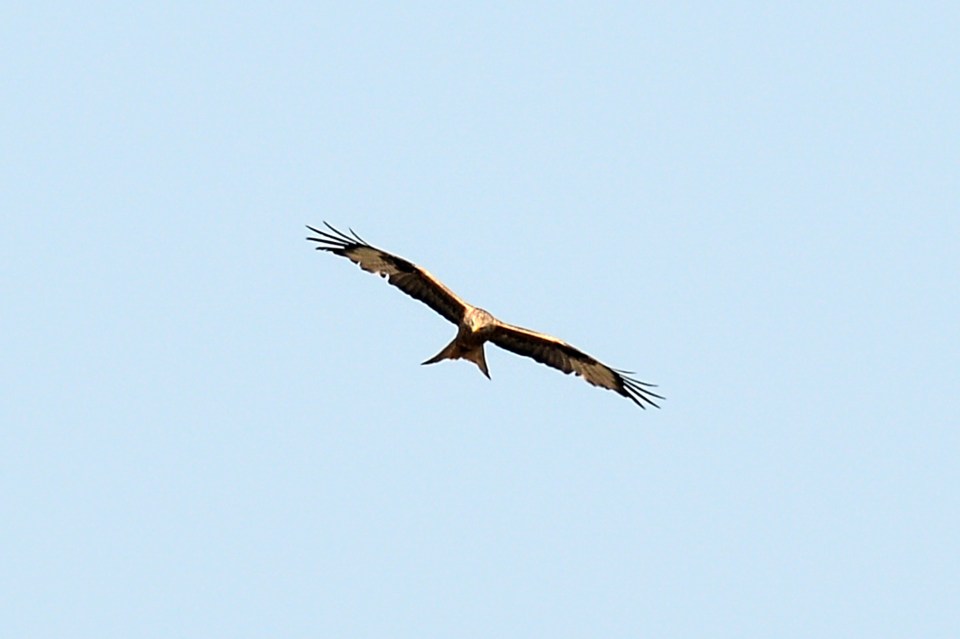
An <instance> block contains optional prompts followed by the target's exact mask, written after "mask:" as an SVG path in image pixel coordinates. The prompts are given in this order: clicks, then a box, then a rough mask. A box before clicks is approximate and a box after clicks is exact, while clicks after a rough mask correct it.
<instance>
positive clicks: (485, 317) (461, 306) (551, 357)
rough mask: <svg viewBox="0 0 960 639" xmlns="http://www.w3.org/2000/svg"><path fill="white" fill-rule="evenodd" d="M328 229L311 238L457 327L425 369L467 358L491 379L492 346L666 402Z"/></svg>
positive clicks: (641, 398)
mask: <svg viewBox="0 0 960 639" xmlns="http://www.w3.org/2000/svg"><path fill="white" fill-rule="evenodd" d="M324 224H325V225H326V227H327V228H328V229H329V232H328V231H321V230H318V229H315V228H313V227H312V226H308V227H307V228H308V229H310V230H311V231H313V232H314V233H316V234H317V235H318V237H308V238H307V239H308V240H311V241H313V242H317V243H318V246H317V249H318V250H324V251H329V252H331V253H334V254H336V255H341V256H343V257H346V258H348V259H350V260H351V261H353V262H356V263H357V264H358V265H359V266H360V268H362V269H364V270H365V271H370V272H371V273H377V274H378V275H381V276H382V277H385V278H387V280H388V281H389V283H390V284H392V285H393V286H396V287H397V288H399V289H400V290H401V291H403V292H404V293H406V294H407V295H409V296H411V297H413V298H415V299H418V300H420V301H421V302H423V303H425V304H427V305H428V306H429V307H430V308H432V309H433V310H435V311H436V312H437V313H439V314H440V315H442V316H443V317H444V318H445V319H447V320H449V321H450V322H453V323H454V324H456V325H457V335H456V337H454V338H453V341H451V342H450V343H449V344H447V345H446V346H445V347H444V348H443V350H441V351H440V352H439V353H437V354H436V355H434V356H433V357H431V358H430V359H428V360H427V361H425V362H423V363H424V364H435V363H436V362H439V361H442V360H444V359H465V360H467V361H470V362H473V363H474V364H476V365H477V367H478V368H479V369H480V370H481V372H483V374H484V375H486V376H487V377H488V378H489V377H490V372H489V369H488V368H487V362H486V358H485V357H484V351H483V346H484V344H485V343H487V342H492V343H493V344H496V345H497V346H499V347H501V348H504V349H506V350H508V351H512V352H514V353H517V354H518V355H524V356H526V357H530V358H532V359H534V360H536V361H538V362H540V363H541V364H546V365H547V366H551V367H553V368H556V369H558V370H560V371H563V372H564V373H575V374H576V375H579V376H582V377H583V378H584V379H585V380H586V381H587V382H589V383H590V384H593V385H594V386H600V387H602V388H608V389H610V390H613V391H615V392H617V393H619V394H620V395H623V396H624V397H627V398H629V399H630V400H632V401H633V402H634V403H636V404H637V405H638V406H640V407H641V408H646V406H645V405H644V403H646V404H649V405H650V406H654V407H657V408H659V406H658V405H657V404H656V402H654V401H653V399H654V398H656V399H663V397H661V396H660V395H657V394H656V393H654V392H652V391H651V390H649V389H650V388H651V387H652V386H653V385H652V384H647V383H645V382H641V381H638V380H635V379H632V378H630V377H628V376H627V375H628V373H626V372H625V371H621V370H617V369H614V368H610V367H609V366H606V365H604V364H601V363H600V362H598V361H597V360H596V359H594V358H593V357H591V356H590V355H587V354H586V353H584V352H582V351H580V350H578V349H576V348H574V347H573V346H570V345H569V344H567V343H566V342H564V341H562V340H559V339H557V338H556V337H552V336H550V335H546V334H544V333H538V332H536V331H532V330H530V329H527V328H521V327H519V326H513V325H512V324H507V323H506V322H502V321H500V320H498V319H497V318H496V317H494V316H493V315H491V314H490V313H488V312H487V311H485V310H483V309H482V308H479V307H476V306H473V305H472V304H468V303H467V302H465V301H464V300H462V299H460V297H458V296H457V295H456V293H454V292H453V291H451V290H450V289H449V288H447V287H446V286H445V285H444V284H443V283H442V282H441V281H440V280H438V279H437V278H436V277H434V276H433V275H431V274H430V272H429V271H427V270H426V269H424V268H421V267H419V266H416V265H415V264H413V263H411V262H408V261H407V260H405V259H403V258H402V257H398V256H396V255H392V254H390V253H387V252H386V251H383V250H381V249H378V248H376V247H374V246H371V245H370V244H368V243H367V242H365V241H364V240H363V239H361V238H360V237H359V236H358V235H357V234H356V233H353V231H351V234H352V236H351V235H346V234H345V233H342V232H340V231H338V230H336V229H335V228H333V227H332V226H330V225H329V224H327V223H326V222H324Z"/></svg>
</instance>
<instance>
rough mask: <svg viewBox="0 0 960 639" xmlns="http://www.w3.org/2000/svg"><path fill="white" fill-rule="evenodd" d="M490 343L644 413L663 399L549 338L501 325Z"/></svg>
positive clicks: (626, 375)
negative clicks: (579, 380)
mask: <svg viewBox="0 0 960 639" xmlns="http://www.w3.org/2000/svg"><path fill="white" fill-rule="evenodd" d="M489 339H490V341H491V342H493V343H494V344H496V345H497V346H499V347H500V348H503V349H506V350H508V351H510V352H512V353H516V354H517V355H523V356H524V357H529V358H531V359H533V360H536V361H537V362H540V363H541V364H545V365H547V366H550V367H552V368H555V369H557V370H559V371H562V372H564V373H567V374H570V373H574V374H576V375H578V376H580V377H583V379H584V380H586V381H587V382H588V383H589V384H592V385H594V386H599V387H601V388H607V389H609V390H612V391H614V392H615V393H619V394H620V395H623V396H624V397H626V398H628V399H629V400H631V401H632V402H633V403H634V404H636V405H637V406H639V407H640V408H642V409H644V410H646V409H647V406H648V405H649V406H652V407H654V408H660V405H659V404H657V402H656V401H654V400H655V399H666V398H665V397H663V396H662V395H658V394H657V393H654V392H653V391H652V390H650V389H651V388H656V387H657V386H656V384H650V383H647V382H641V381H640V380H638V379H634V378H632V377H630V374H631V373H629V372H628V371H623V370H619V369H616V368H611V367H609V366H607V365H606V364H603V363H601V362H599V361H597V360H596V359H594V358H593V357H591V356H590V355H587V354H586V353H584V352H583V351H581V350H578V349H576V348H574V347H573V346H570V345H569V344H567V343H566V342H564V341H561V340H559V339H557V338H556V337H553V336H551V335H545V334H543V333H537V332H536V331H531V330H529V329H526V328H521V327H519V326H511V325H509V324H503V323H501V324H500V325H498V326H497V328H496V329H495V330H494V331H493V332H492V333H491V335H490V338H489Z"/></svg>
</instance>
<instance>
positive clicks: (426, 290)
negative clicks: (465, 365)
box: [307, 222, 469, 324]
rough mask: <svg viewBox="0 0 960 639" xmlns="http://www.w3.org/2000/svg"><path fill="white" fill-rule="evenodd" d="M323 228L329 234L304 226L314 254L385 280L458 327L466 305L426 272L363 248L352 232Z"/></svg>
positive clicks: (369, 246)
mask: <svg viewBox="0 0 960 639" xmlns="http://www.w3.org/2000/svg"><path fill="white" fill-rule="evenodd" d="M323 224H324V226H326V227H327V229H329V232H328V231H321V230H319V229H315V228H313V227H312V226H309V225H308V226H307V228H308V229H310V230H311V231H313V232H314V233H316V234H317V236H318V237H308V238H307V239H308V240H310V241H311V242H316V243H317V250H318V251H329V252H330V253H333V254H335V255H342V256H343V257H345V258H347V259H349V260H350V261H352V262H355V263H357V264H359V265H360V268H362V269H363V270H365V271H369V272H371V273H376V274H378V275H380V276H381V277H385V278H387V281H388V282H389V283H390V284H392V285H393V286H396V287H397V288H399V289H400V290H401V291H403V292H404V293H406V294H407V295H409V296H410V297H412V298H414V299H417V300H420V301H421V302H423V303H424V304H426V305H427V306H429V307H430V308H432V309H433V310H435V311H436V312H438V313H440V315H442V316H443V317H445V318H446V319H447V320H449V321H451V322H453V323H454V324H459V323H460V320H461V319H463V314H464V312H465V311H466V309H467V307H468V306H469V305H468V304H467V303H466V302H464V301H463V300H462V299H460V298H459V297H457V295H456V293H454V292H453V291H451V290H450V289H449V288H447V287H446V286H444V285H443V282H441V281H440V280H438V279H437V278H435V277H434V276H433V275H431V274H430V273H428V272H427V270H426V269H423V268H420V267H419V266H417V265H416V264H413V263H411V262H408V261H407V260H405V259H403V258H402V257H398V256H396V255H391V254H390V253H387V252H386V251H382V250H380V249H378V248H376V247H375V246H371V245H369V244H367V243H366V242H365V241H363V240H362V239H361V238H360V236H359V235H357V234H356V233H354V232H353V230H351V231H350V235H347V234H346V233H343V232H341V231H338V230H337V229H335V228H333V227H332V226H330V225H329V224H327V223H326V222H324V223H323Z"/></svg>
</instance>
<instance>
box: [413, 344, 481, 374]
mask: <svg viewBox="0 0 960 639" xmlns="http://www.w3.org/2000/svg"><path fill="white" fill-rule="evenodd" d="M445 359H465V360H467V361H470V362H473V363H474V364H476V365H477V368H479V369H480V372H481V373H483V374H484V375H486V376H487V379H490V371H489V370H488V369H487V359H486V357H485V356H484V353H483V345H482V344H481V345H480V346H477V347H476V348H473V349H470V350H464V349H463V347H462V346H461V345H460V344H459V343H458V342H457V340H456V338H454V340H453V341H452V342H450V343H449V344H447V345H446V346H444V347H443V350H441V351H440V352H439V353H437V354H436V355H434V356H433V357H431V358H430V359H428V360H427V361H425V362H421V363H420V365H421V366H425V365H427V364H436V363H437V362H439V361H441V360H445Z"/></svg>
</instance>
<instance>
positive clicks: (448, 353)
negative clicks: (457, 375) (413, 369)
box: [420, 339, 460, 366]
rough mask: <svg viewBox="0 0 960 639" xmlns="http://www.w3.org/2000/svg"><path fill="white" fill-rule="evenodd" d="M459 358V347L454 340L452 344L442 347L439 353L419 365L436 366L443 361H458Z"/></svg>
mask: <svg viewBox="0 0 960 639" xmlns="http://www.w3.org/2000/svg"><path fill="white" fill-rule="evenodd" d="M459 357H460V347H459V345H458V344H457V340H456V339H454V340H453V341H452V342H450V343H449V344H447V345H446V346H444V347H443V350H441V351H440V352H439V353H437V354H436V355H434V356H433V357H431V358H430V359H428V360H427V361H425V362H421V363H420V365H421V366H425V365H427V364H436V363H437V362H439V361H441V360H444V359H458V358H459Z"/></svg>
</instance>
